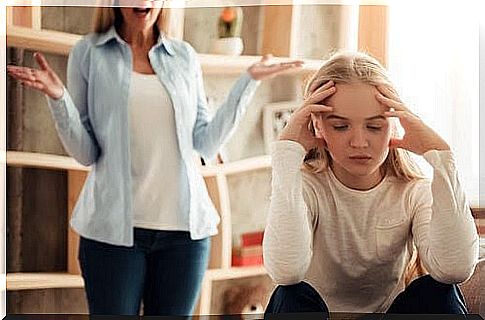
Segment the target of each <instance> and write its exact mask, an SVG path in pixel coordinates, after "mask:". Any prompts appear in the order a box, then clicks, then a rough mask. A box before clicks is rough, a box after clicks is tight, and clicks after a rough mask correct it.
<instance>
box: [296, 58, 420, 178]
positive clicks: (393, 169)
mask: <svg viewBox="0 0 485 320" xmlns="http://www.w3.org/2000/svg"><path fill="white" fill-rule="evenodd" d="M329 81H333V82H335V83H352V82H361V83H365V84H369V85H373V86H377V85H382V86H385V87H387V88H388V89H390V90H391V91H392V92H393V93H395V94H396V96H397V91H396V90H395V88H394V86H393V85H392V83H391V81H390V80H389V78H388V76H387V72H386V70H385V68H384V67H383V66H382V65H381V64H380V63H379V62H378V61H377V60H376V59H374V58H373V57H371V56H369V55H367V54H365V53H362V52H339V53H336V54H333V55H332V56H331V57H330V58H329V59H328V60H327V61H326V62H325V63H324V64H323V66H322V67H321V68H320V70H318V71H317V72H316V73H315V74H314V75H313V76H312V77H311V78H310V80H309V81H308V82H307V84H306V86H305V90H304V96H305V97H309V96H310V95H311V94H312V93H313V92H314V91H315V90H317V89H318V88H319V87H321V86H323V85H324V84H325V83H327V82H329ZM317 83H318V84H317ZM396 129H397V128H395V127H394V128H391V130H393V132H396ZM331 162H332V158H331V156H330V153H329V152H328V150H326V149H324V148H322V149H320V148H315V149H312V150H310V151H309V152H308V153H307V155H306V157H305V162H304V167H305V168H306V169H307V170H309V171H310V172H313V173H318V172H322V171H325V170H327V169H328V167H329V166H330V165H331ZM381 168H382V169H384V170H385V172H386V173H387V174H391V175H393V176H396V177H398V178H400V179H403V180H405V181H412V180H414V179H417V178H422V177H423V175H422V173H421V171H420V170H419V168H418V166H417V165H416V163H415V162H414V161H413V160H412V158H411V157H410V154H409V152H408V151H406V150H403V149H398V148H392V149H390V150H389V154H388V155H387V158H386V160H385V161H384V163H383V164H382V166H381Z"/></svg>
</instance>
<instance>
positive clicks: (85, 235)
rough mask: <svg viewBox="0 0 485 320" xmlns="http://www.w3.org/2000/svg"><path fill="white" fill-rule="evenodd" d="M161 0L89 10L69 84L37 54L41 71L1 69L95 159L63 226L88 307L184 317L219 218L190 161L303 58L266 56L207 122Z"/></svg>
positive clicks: (67, 141)
mask: <svg viewBox="0 0 485 320" xmlns="http://www.w3.org/2000/svg"><path fill="white" fill-rule="evenodd" d="M161 3H162V1H129V2H128V3H125V4H128V5H131V6H133V5H135V6H136V7H124V8H119V7H116V8H115V7H110V8H97V9H96V15H95V26H94V32H93V33H91V34H89V35H87V36H86V37H84V38H83V39H82V40H81V41H79V42H78V43H77V44H76V45H75V46H74V47H73V49H72V51H71V53H70V55H69V60H68V70H67V79H68V80H67V89H66V88H64V85H63V83H62V82H61V81H60V79H59V77H58V76H57V75H56V73H55V72H54V71H53V70H52V69H51V68H50V67H49V65H48V63H47V61H46V60H45V58H44V57H43V55H42V54H40V53H35V54H34V56H35V59H36V61H37V62H38V64H39V66H40V69H32V68H25V67H17V66H9V67H8V72H9V74H10V75H11V76H13V77H14V78H16V79H18V80H19V81H21V82H22V84H24V85H25V86H26V87H29V88H33V89H36V90H39V91H41V92H43V93H44V94H45V95H46V96H47V99H48V104H49V107H50V110H51V112H52V115H53V118H54V120H55V124H56V128H57V130H58V134H59V137H60V139H61V141H62V143H63V145H64V147H65V149H66V151H67V152H68V153H69V154H70V155H71V156H72V157H74V158H75V159H76V160H77V161H78V162H80V163H81V164H83V165H86V166H92V170H91V172H90V174H89V176H88V178H87V181H86V183H85V185H84V188H83V190H82V192H81V195H80V198H79V200H78V202H77V204H76V208H75V210H74V214H73V217H72V220H71V226H72V228H73V229H74V230H76V231H77V232H78V233H79V234H80V236H81V239H80V246H79V261H80V265H81V270H82V276H83V279H84V282H85V290H86V294H87V299H88V304H89V312H90V313H91V314H127V315H138V314H139V312H140V304H141V301H142V300H143V305H144V314H145V315H189V314H191V313H192V312H193V310H194V306H195V303H196V299H197V297H198V294H199V290H200V284H201V281H202V278H203V275H204V272H205V270H206V268H207V264H208V255H209V249H210V236H212V235H215V234H216V233H217V224H218V222H219V216H218V214H217V212H216V210H215V208H214V206H213V204H212V202H211V200H210V198H209V196H208V193H207V190H206V187H205V183H204V180H203V178H202V176H201V175H200V173H199V172H198V170H197V165H196V164H195V163H194V162H193V156H192V154H193V150H196V151H197V152H199V154H200V155H201V156H203V157H204V158H206V159H210V158H213V157H214V156H215V155H216V153H217V151H218V149H219V148H220V147H221V145H222V144H224V142H225V141H227V139H228V138H229V136H230V134H231V133H232V132H233V131H234V129H235V127H236V125H237V123H238V122H239V121H240V119H241V117H242V115H243V114H244V112H245V110H246V107H247V106H248V104H249V102H250V100H251V97H252V96H253V94H254V92H255V90H256V88H257V85H258V83H259V80H262V79H264V78H267V77H270V76H274V75H276V74H278V73H280V72H282V71H284V70H288V69H291V68H296V67H299V66H300V65H301V62H300V61H292V62H288V63H281V64H272V65H270V64H267V60H268V58H267V57H265V58H263V60H262V61H261V62H260V63H256V64H254V65H252V66H251V67H250V68H249V69H248V71H247V72H246V73H245V74H244V75H242V76H241V77H240V78H239V79H238V80H237V82H236V83H235V84H234V86H233V88H232V90H231V91H230V93H229V95H228V97H227V98H226V100H225V102H224V103H223V105H222V106H221V107H220V108H219V109H218V110H217V112H216V113H215V115H214V116H213V117H209V114H208V110H207V105H206V95H205V92H204V86H203V81H202V73H201V67H200V64H199V62H198V59H197V54H196V52H195V51H194V49H193V48H192V47H191V46H190V45H189V44H188V43H186V42H184V41H178V40H174V39H171V38H169V37H167V36H166V35H165V34H164V27H163V26H164V23H165V22H166V20H165V19H164V16H165V14H166V12H167V11H166V9H162V8H161Z"/></svg>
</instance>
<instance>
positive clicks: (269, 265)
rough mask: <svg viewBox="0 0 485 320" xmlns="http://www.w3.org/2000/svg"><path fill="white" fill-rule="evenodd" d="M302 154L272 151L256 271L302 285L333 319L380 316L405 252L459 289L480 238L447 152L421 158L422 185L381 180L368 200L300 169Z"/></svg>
mask: <svg viewBox="0 0 485 320" xmlns="http://www.w3.org/2000/svg"><path fill="white" fill-rule="evenodd" d="M304 157H305V150H304V148H303V147H302V146H301V145H300V144H298V143H296V142H292V141H277V142H274V143H273V145H272V166H273V181H272V198H271V205H270V212H269V216H268V223H267V226H266V230H265V236H264V241H263V247H264V263H265V267H266V269H267V270H268V272H269V274H270V276H271V277H272V278H273V280H274V281H275V282H276V283H277V284H280V285H288V284H294V283H298V282H300V281H306V282H308V283H309V284H311V285H312V286H313V287H314V288H315V289H316V290H317V291H318V292H319V294H320V295H321V297H322V298H323V299H324V301H325V302H326V304H327V306H328V307H329V310H330V311H332V312H385V311H386V310H387V309H388V308H389V306H390V305H391V303H392V302H393V300H394V299H395V297H396V296H397V295H398V294H399V293H400V292H401V291H402V290H404V281H403V280H404V279H403V276H404V271H405V268H406V265H407V264H408V263H409V261H410V258H411V253H412V248H413V244H414V245H415V246H416V247H417V248H418V252H419V256H420V258H421V261H422V263H423V265H424V267H425V268H426V269H427V270H428V271H429V273H430V275H431V276H432V277H433V278H435V279H436V280H438V281H441V282H444V283H459V282H462V281H464V280H466V279H467V278H468V277H469V276H470V275H471V274H472V273H473V270H474V267H475V264H476V262H477V259H478V248H479V245H478V244H479V241H478V234H477V231H476V227H475V224H474V220H473V217H472V215H471V212H470V209H469V207H468V204H467V201H466V197H465V194H464V192H463V190H462V188H461V186H460V183H459V181H458V174H457V171H456V168H455V163H454V159H453V154H452V153H451V152H450V151H435V150H433V151H428V152H427V153H425V154H424V158H425V159H426V160H427V161H428V162H429V163H430V164H431V166H432V167H433V169H434V177H433V181H432V183H430V181H428V180H426V179H419V180H417V181H414V182H402V181H400V180H398V179H397V178H395V177H391V176H386V177H385V178H384V179H383V180H382V181H381V182H380V183H379V185H377V186H376V187H374V188H372V189H371V190H366V191H358V190H353V189H350V188H348V187H346V186H345V185H343V184H342V183H341V182H340V181H339V180H337V178H336V177H335V176H334V174H333V173H332V172H331V171H330V170H329V171H327V172H324V173H320V174H311V173H309V172H307V171H305V170H303V169H302V163H303V159H304Z"/></svg>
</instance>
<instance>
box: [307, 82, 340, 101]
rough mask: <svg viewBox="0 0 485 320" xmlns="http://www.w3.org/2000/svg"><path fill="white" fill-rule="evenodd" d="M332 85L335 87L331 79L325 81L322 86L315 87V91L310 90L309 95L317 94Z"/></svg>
mask: <svg viewBox="0 0 485 320" xmlns="http://www.w3.org/2000/svg"><path fill="white" fill-rule="evenodd" d="M332 87H335V83H334V82H333V81H329V82H327V83H325V84H324V85H323V86H321V87H320V88H318V89H316V90H315V91H313V92H312V94H311V95H310V97H311V96H314V95H316V94H319V93H321V92H323V91H325V90H327V89H330V88H332Z"/></svg>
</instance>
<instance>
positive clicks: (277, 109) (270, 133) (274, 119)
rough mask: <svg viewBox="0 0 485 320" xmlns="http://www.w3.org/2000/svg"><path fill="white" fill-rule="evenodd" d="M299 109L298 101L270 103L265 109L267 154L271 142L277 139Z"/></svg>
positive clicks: (264, 127)
mask: <svg viewBox="0 0 485 320" xmlns="http://www.w3.org/2000/svg"><path fill="white" fill-rule="evenodd" d="M297 108H298V102H297V101H283V102H275V103H268V104H266V105H265V106H264V107H263V138H264V147H265V151H266V154H269V153H270V145H271V142H273V141H274V140H276V139H277V137H278V136H279V134H280V133H281V131H282V130H283V128H284V127H285V126H286V123H287V122H288V120H289V119H290V116H291V114H292V113H293V112H294V111H295V110H296V109H297Z"/></svg>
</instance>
